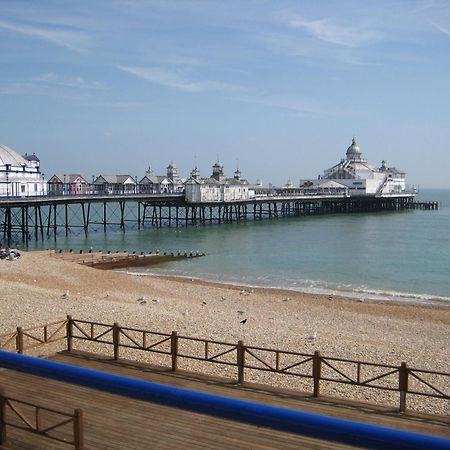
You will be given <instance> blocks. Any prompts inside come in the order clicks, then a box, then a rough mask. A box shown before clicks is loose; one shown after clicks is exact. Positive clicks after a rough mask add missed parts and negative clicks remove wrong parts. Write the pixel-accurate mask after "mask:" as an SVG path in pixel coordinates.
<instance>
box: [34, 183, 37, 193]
mask: <svg viewBox="0 0 450 450" xmlns="http://www.w3.org/2000/svg"><path fill="white" fill-rule="evenodd" d="M34 192H37V183H34Z"/></svg>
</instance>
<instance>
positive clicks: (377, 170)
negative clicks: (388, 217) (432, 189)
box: [319, 138, 406, 196]
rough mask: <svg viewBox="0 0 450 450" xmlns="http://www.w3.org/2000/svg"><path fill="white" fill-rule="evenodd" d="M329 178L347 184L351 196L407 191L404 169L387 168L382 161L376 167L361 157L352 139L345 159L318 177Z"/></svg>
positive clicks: (384, 194)
mask: <svg viewBox="0 0 450 450" xmlns="http://www.w3.org/2000/svg"><path fill="white" fill-rule="evenodd" d="M322 179H323V180H331V181H334V182H336V183H339V184H340V185H344V186H347V188H348V193H349V195H350V196H362V195H375V196H386V195H398V194H405V193H406V182H405V172H402V171H400V170H398V169H396V168H395V167H389V166H388V164H387V162H386V161H382V163H381V166H380V167H375V166H373V165H372V164H370V163H369V162H368V161H367V160H366V159H364V158H363V157H362V152H361V149H360V148H359V146H358V144H357V143H356V140H355V138H353V140H352V143H351V145H350V147H348V149H347V152H346V155H345V158H343V159H341V161H340V162H339V163H338V164H336V165H334V166H333V167H331V168H329V169H327V170H325V171H324V173H323V175H319V180H322Z"/></svg>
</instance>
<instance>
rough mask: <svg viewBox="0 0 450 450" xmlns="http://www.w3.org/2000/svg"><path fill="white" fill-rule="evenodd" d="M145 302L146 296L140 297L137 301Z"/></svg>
mask: <svg viewBox="0 0 450 450" xmlns="http://www.w3.org/2000/svg"><path fill="white" fill-rule="evenodd" d="M143 300H145V295H143V296H142V297H139V298H138V299H137V300H136V301H137V302H142V301H143Z"/></svg>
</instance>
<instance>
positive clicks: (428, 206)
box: [409, 202, 439, 211]
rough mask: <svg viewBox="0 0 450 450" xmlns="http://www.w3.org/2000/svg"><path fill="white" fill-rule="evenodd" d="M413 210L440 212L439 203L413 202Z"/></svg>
mask: <svg viewBox="0 0 450 450" xmlns="http://www.w3.org/2000/svg"><path fill="white" fill-rule="evenodd" d="M409 207H410V208H411V209H431V210H436V211H437V210H438V209H439V203H438V202H411V204H410V205H409Z"/></svg>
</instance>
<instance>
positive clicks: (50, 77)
mask: <svg viewBox="0 0 450 450" xmlns="http://www.w3.org/2000/svg"><path fill="white" fill-rule="evenodd" d="M33 80H34V81H39V82H43V83H48V84H53V85H56V86H64V87H71V88H77V89H105V85H104V84H103V83H100V82H98V81H92V82H88V81H86V80H85V79H84V78H83V77H80V76H78V77H62V76H58V75H56V74H54V73H45V74H42V75H40V76H39V77H37V78H34V79H33Z"/></svg>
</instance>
